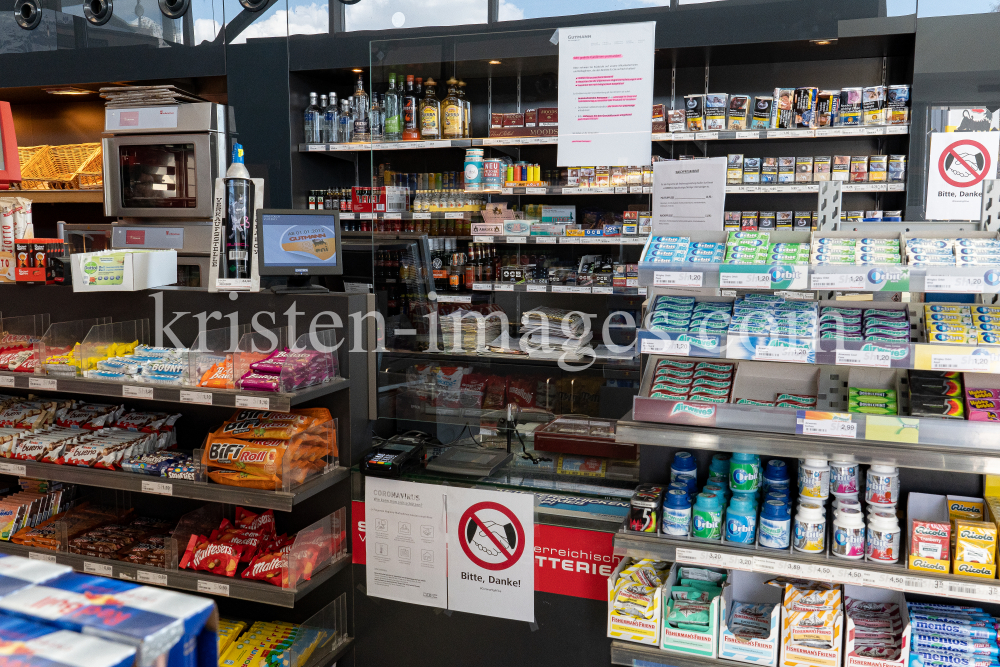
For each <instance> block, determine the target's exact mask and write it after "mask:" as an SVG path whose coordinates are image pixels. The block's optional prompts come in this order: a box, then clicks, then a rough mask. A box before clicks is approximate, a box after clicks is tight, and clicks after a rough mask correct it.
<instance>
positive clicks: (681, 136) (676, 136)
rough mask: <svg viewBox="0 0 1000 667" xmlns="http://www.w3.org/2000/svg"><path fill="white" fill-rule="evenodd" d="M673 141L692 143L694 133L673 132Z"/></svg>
mask: <svg viewBox="0 0 1000 667" xmlns="http://www.w3.org/2000/svg"><path fill="white" fill-rule="evenodd" d="M672 137H673V140H674V141H694V132H674V133H673V135H672Z"/></svg>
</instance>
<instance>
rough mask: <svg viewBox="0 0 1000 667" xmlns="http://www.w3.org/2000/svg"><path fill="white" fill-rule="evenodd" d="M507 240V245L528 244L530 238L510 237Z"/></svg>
mask: <svg viewBox="0 0 1000 667" xmlns="http://www.w3.org/2000/svg"><path fill="white" fill-rule="evenodd" d="M506 240H507V243H527V242H528V237H527V236H508V237H507V239H506Z"/></svg>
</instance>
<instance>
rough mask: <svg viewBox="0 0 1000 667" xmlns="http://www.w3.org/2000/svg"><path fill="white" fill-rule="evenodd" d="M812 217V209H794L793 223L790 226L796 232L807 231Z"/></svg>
mask: <svg viewBox="0 0 1000 667" xmlns="http://www.w3.org/2000/svg"><path fill="white" fill-rule="evenodd" d="M812 219H813V212H812V211H796V212H795V219H794V224H793V225H792V227H793V228H794V229H795V231H797V232H804V231H809V229H811V228H812Z"/></svg>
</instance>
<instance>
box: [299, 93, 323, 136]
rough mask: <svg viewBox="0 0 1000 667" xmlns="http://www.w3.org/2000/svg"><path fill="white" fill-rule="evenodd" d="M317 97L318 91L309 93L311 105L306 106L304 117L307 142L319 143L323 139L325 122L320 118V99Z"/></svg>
mask: <svg viewBox="0 0 1000 667" xmlns="http://www.w3.org/2000/svg"><path fill="white" fill-rule="evenodd" d="M316 97H317V96H316V93H309V106H307V107H306V110H305V112H304V115H303V118H302V120H303V127H304V128H305V140H306V143H307V144H318V143H320V142H321V141H323V133H322V126H323V124H322V121H321V120H320V108H319V101H318V100H317V99H316Z"/></svg>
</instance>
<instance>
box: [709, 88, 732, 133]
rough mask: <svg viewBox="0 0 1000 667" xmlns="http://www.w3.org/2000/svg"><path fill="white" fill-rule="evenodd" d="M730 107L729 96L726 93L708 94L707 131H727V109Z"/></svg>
mask: <svg viewBox="0 0 1000 667" xmlns="http://www.w3.org/2000/svg"><path fill="white" fill-rule="evenodd" d="M728 106H729V95H728V94H726V93H708V94H707V95H705V129H706V130H712V131H717V130H725V129H726V108H727V107H728Z"/></svg>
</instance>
